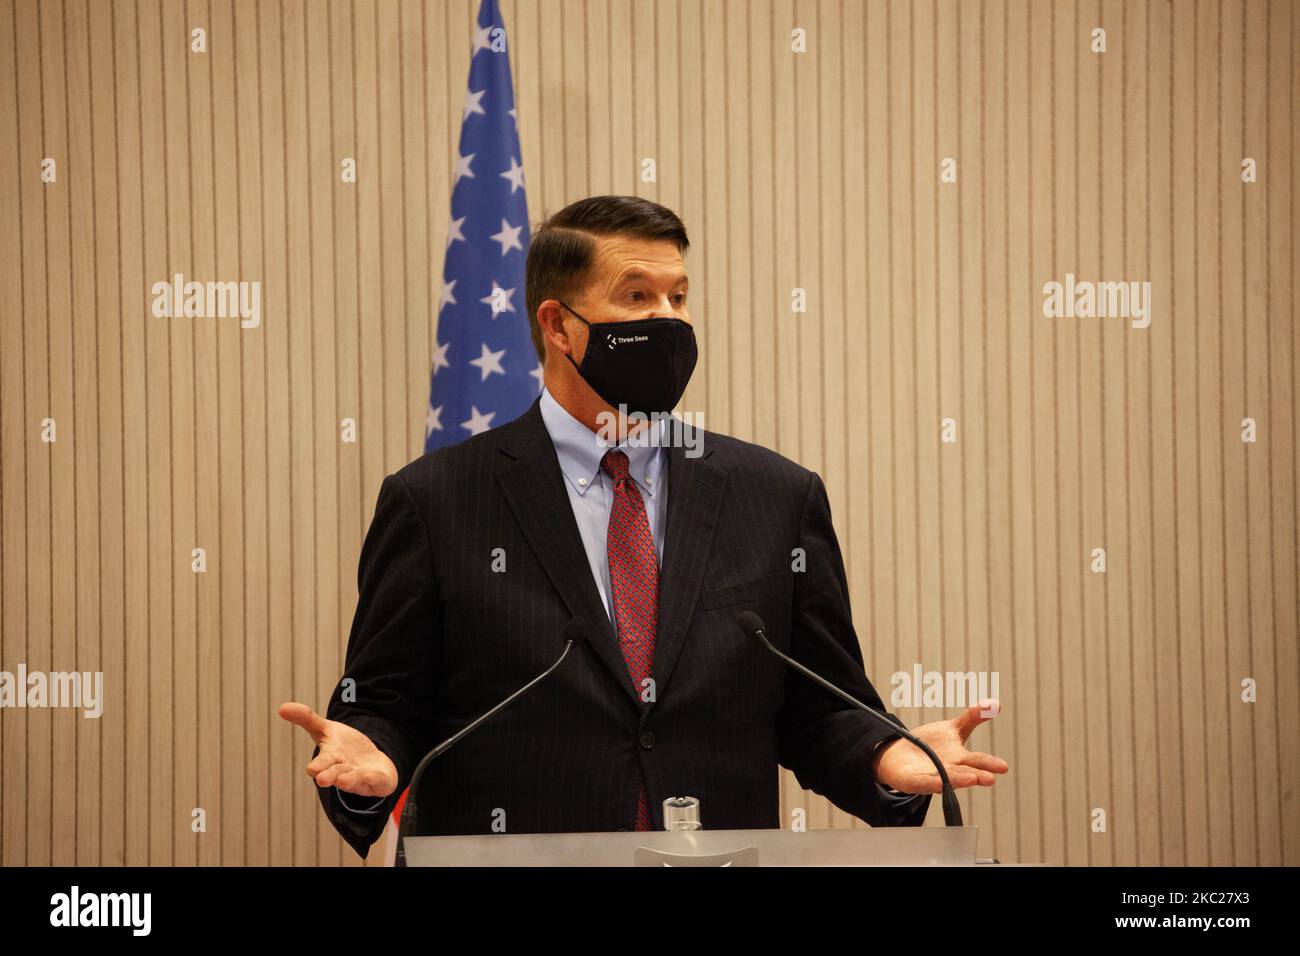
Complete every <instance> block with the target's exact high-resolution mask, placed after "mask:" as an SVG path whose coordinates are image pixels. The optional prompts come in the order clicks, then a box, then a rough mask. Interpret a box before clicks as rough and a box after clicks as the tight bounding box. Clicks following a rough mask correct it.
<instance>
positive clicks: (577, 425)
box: [540, 388, 665, 497]
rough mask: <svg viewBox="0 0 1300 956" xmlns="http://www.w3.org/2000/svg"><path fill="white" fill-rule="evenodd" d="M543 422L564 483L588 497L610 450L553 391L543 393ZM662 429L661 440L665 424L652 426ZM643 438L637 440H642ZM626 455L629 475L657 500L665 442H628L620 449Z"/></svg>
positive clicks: (641, 488)
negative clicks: (557, 399) (601, 464)
mask: <svg viewBox="0 0 1300 956" xmlns="http://www.w3.org/2000/svg"><path fill="white" fill-rule="evenodd" d="M540 405H541V412H542V421H543V423H544V424H545V425H546V430H547V432H549V433H550V436H551V441H552V442H553V443H554V445H555V455H556V457H557V458H558V459H559V462H560V471H561V472H563V474H564V477H565V479H566V480H567V481H568V482H569V484H570V485H572V486H573V489H574V490H575V491H576V492H577V493H578V494H579V495H580V496H583V495H586V494H587V489H589V488H590V487H591V486H592V484H593V483H594V482H595V480H596V477H597V475H598V474H599V473H600V462H601V459H602V458H604V457H605V452H606V451H608V450H609V448H610V446H609V445H607V444H606V443H605V442H604V441H603V440H602V439H601V437H600V436H599V435H598V434H596V433H595V432H594V431H592V430H591V429H590V428H588V427H587V426H586V425H584V424H582V422H580V421H578V420H577V419H576V418H574V417H573V415H571V414H570V413H569V410H568V409H566V408H565V407H564V406H563V405H561V404H560V403H559V402H557V401H556V400H555V397H554V396H553V395H551V391H550V389H547V388H544V389H542V398H541V402H540ZM650 427H651V428H652V429H659V430H660V435H659V437H662V428H663V422H662V421H660V422H659V423H657V424H652V425H651V426H650ZM639 437H640V436H638V438H639ZM620 447H621V448H622V450H623V452H624V453H625V454H626V455H627V461H628V473H629V474H631V476H632V478H633V480H634V481H636V483H637V485H638V487H639V488H640V490H641V492H642V493H643V494H647V495H650V496H651V497H654V495H655V493H656V491H657V490H658V488H659V485H660V483H661V482H660V481H659V477H660V475H661V474H662V472H663V464H664V459H665V456H664V449H663V442H662V441H660V442H642V441H637V440H634V441H633V442H632V443H630V444H629V443H628V442H627V441H626V440H625V441H624V442H623V444H622V445H621V446H620Z"/></svg>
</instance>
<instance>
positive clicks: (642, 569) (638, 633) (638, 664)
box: [600, 450, 659, 830]
mask: <svg viewBox="0 0 1300 956" xmlns="http://www.w3.org/2000/svg"><path fill="white" fill-rule="evenodd" d="M600 466H601V468H603V469H604V470H605V473H606V474H607V475H609V476H610V477H611V478H612V479H614V504H613V507H612V508H611V509H610V512H609V540H608V547H609V581H610V589H611V590H612V591H613V594H612V595H611V599H612V601H613V606H614V623H615V625H616V627H617V630H618V643H619V647H620V648H621V649H622V651H623V660H624V661H625V662H626V663H627V670H628V673H629V674H631V675H632V683H633V685H634V686H635V687H636V690H637V694H638V695H640V694H641V693H642V692H643V691H644V690H645V686H644V685H643V684H642V681H644V680H645V679H646V678H647V677H649V676H650V665H651V664H652V663H653V661H654V656H655V624H656V622H657V621H658V618H659V564H658V562H657V561H656V559H655V539H654V535H653V534H652V533H651V531H650V521H649V519H648V518H647V517H646V513H645V502H643V501H642V500H641V492H640V491H638V490H637V487H636V482H635V481H633V480H632V478H631V477H630V476H629V475H628V463H627V455H625V454H623V452H621V451H617V450H611V451H608V452H606V453H605V457H604V458H602V459H601V462H600ZM652 826H653V823H652V818H651V816H650V801H649V799H648V798H647V796H646V791H645V784H644V783H643V784H642V785H641V793H640V794H639V795H638V797H637V802H636V828H637V829H638V830H649V829H651V828H652Z"/></svg>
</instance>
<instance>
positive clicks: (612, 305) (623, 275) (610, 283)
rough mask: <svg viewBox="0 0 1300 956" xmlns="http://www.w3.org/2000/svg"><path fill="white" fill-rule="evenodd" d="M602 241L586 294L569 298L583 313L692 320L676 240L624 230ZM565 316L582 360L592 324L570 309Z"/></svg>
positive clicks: (590, 317)
mask: <svg viewBox="0 0 1300 956" xmlns="http://www.w3.org/2000/svg"><path fill="white" fill-rule="evenodd" d="M596 243H597V248H596V261H595V264H594V267H593V269H592V278H591V280H590V281H589V282H588V283H587V287H586V288H585V289H584V290H583V292H582V295H581V296H579V297H578V298H577V299H576V301H569V303H568V304H569V305H570V306H572V307H573V308H574V309H576V310H577V311H578V312H579V313H580V314H581V315H582V317H583V318H585V319H586V320H587V321H588V322H591V323H592V324H593V325H594V324H599V323H601V322H629V321H631V320H633V319H648V318H652V317H673V318H678V319H682V320H684V321H686V322H690V321H691V316H690V312H689V311H688V309H687V305H686V292H687V285H688V281H687V277H686V265H685V263H684V262H683V260H682V254H681V253H680V252H679V251H678V250H677V246H676V245H675V244H673V243H672V242H668V241H665V240H656V239H636V238H628V237H624V236H601V237H599V238H598V239H597V240H596ZM566 301H568V300H566ZM564 316H565V318H566V321H565V322H564V329H565V331H566V332H567V333H568V335H569V342H570V345H571V347H572V351H571V353H570V354H571V355H572V356H573V360H574V361H575V362H578V363H581V362H582V356H583V355H585V354H586V349H587V335H588V332H587V327H586V326H585V325H583V324H582V323H581V322H579V321H578V320H577V319H575V318H573V316H572V315H570V314H569V313H568V312H567V311H566V312H564Z"/></svg>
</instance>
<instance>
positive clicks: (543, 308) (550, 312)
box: [537, 299, 577, 356]
mask: <svg viewBox="0 0 1300 956" xmlns="http://www.w3.org/2000/svg"><path fill="white" fill-rule="evenodd" d="M537 325H538V326H539V327H540V328H541V330H542V339H543V340H544V341H545V342H546V343H547V346H548V351H549V350H550V349H555V351H557V352H560V353H567V354H569V355H570V356H573V353H574V349H575V348H576V347H577V345H576V343H575V342H574V341H573V338H572V336H570V334H569V333H568V331H566V330H565V328H564V306H562V305H560V303H559V302H558V301H556V300H555V299H546V300H544V301H543V302H542V304H541V305H539V306H538V307H537Z"/></svg>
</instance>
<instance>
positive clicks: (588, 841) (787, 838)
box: [405, 827, 993, 866]
mask: <svg viewBox="0 0 1300 956" xmlns="http://www.w3.org/2000/svg"><path fill="white" fill-rule="evenodd" d="M978 833H979V828H978V827H880V828H869V829H855V830H807V831H804V832H799V833H796V832H793V831H790V830H776V829H771V830H676V831H669V830H655V831H637V832H618V833H519V834H509V833H496V834H488V835H473V836H425V837H408V838H407V839H406V844H405V848H406V865H407V866H974V865H976V864H982V863H992V862H993V861H991V860H986V861H979V860H976V858H975V843H976V837H977V835H978Z"/></svg>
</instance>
